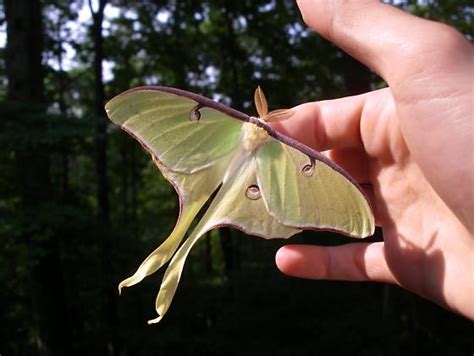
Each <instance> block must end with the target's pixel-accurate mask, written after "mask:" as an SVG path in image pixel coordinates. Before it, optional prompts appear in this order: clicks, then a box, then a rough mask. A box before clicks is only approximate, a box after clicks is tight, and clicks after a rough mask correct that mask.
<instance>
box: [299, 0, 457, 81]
mask: <svg viewBox="0 0 474 356" xmlns="http://www.w3.org/2000/svg"><path fill="white" fill-rule="evenodd" d="M298 6H299V8H300V11H301V14H302V16H303V19H304V21H305V22H306V24H307V25H308V26H310V27H312V28H313V29H315V30H316V31H317V32H318V33H319V34H321V35H322V36H323V37H325V38H327V39H329V40H330V41H331V42H334V43H335V44H336V45H337V46H339V47H340V48H341V49H343V50H344V51H346V52H347V53H349V54H350V55H351V56H353V57H355V58H356V59H358V60H359V61H361V62H363V63H364V64H366V65H367V66H368V67H370V68H373V69H374V70H375V71H376V72H377V73H378V74H379V75H381V76H382V77H383V78H384V79H386V80H387V81H388V82H389V83H390V81H391V80H394V79H395V78H397V77H399V75H403V76H406V73H401V71H405V70H407V69H408V70H413V71H419V70H422V69H426V65H427V63H426V60H419V59H418V58H419V53H420V49H422V48H429V49H431V50H436V49H437V48H438V49H439V43H440V42H444V41H443V40H442V39H440V38H439V34H440V31H439V30H440V29H442V34H443V37H449V38H459V39H461V38H462V36H461V35H460V34H459V33H457V32H456V31H454V30H453V29H451V28H449V27H448V26H445V25H442V24H439V23H436V22H432V21H428V20H424V19H421V18H418V17H415V16H413V15H410V14H407V13H405V12H403V11H401V10H400V9H398V8H396V7H394V6H391V5H388V4H384V3H382V2H381V1H377V0H369V1H347V0H331V1H326V0H298ZM434 29H436V30H434ZM454 42H456V43H457V42H459V41H458V40H456V41H454ZM415 53H418V56H417V55H415ZM425 59H426V58H425ZM406 60H410V62H412V65H411V66H401V65H400V63H403V62H404V61H406ZM415 64H416V65H417V66H418V65H419V66H420V68H412V67H413V66H414V65H415ZM390 84H391V83H390Z"/></svg>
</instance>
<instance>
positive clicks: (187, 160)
mask: <svg viewBox="0 0 474 356" xmlns="http://www.w3.org/2000/svg"><path fill="white" fill-rule="evenodd" d="M254 101H255V106H256V109H257V113H258V117H253V116H249V115H247V114H244V113H242V112H239V111H237V110H234V109H231V108H229V107H226V106H224V105H222V104H219V103H217V102H214V101H213V100H211V99H208V98H205V97H203V96H201V95H198V94H194V93H191V92H187V91H184V90H180V89H176V88H170V87H159V86H154V87H138V88H134V89H130V90H128V91H126V92H124V93H122V94H119V95H118V96H116V97H114V98H113V99H112V100H110V101H109V102H108V103H107V105H106V112H107V114H108V116H109V118H110V120H111V121H112V122H113V123H114V124H115V125H117V126H118V127H120V128H122V129H123V130H124V131H126V132H128V133H129V134H130V135H131V136H133V137H134V138H135V139H136V140H137V141H139V142H140V144H141V145H142V146H143V147H144V148H145V149H146V150H147V151H148V152H149V153H150V154H151V156H152V159H153V160H154V162H155V164H156V165H157V166H158V168H159V169H160V171H161V173H162V174H163V175H164V177H165V178H166V179H167V180H168V181H169V182H170V183H171V184H172V185H173V186H174V188H175V190H176V192H177V193H178V196H179V206H180V213H179V217H178V221H177V223H176V226H175V227H174V230H173V231H172V232H171V234H170V235H169V237H168V238H167V239H166V240H165V241H164V242H163V243H162V244H161V245H160V246H159V247H158V248H157V249H156V250H154V251H153V252H152V253H151V254H150V255H149V256H148V257H147V258H146V259H145V260H144V261H143V262H142V264H141V265H140V266H139V268H138V269H137V271H136V272H135V274H133V275H132V276H131V277H129V278H127V279H125V280H124V281H122V282H121V283H120V285H119V292H120V291H121V289H122V288H123V287H130V286H132V285H135V284H137V283H139V282H140V281H141V280H143V279H144V278H145V277H146V276H148V275H150V274H152V273H154V272H155V271H157V270H158V269H159V268H161V267H162V266H163V265H164V264H166V263H167V262H168V261H170V260H171V261H170V263H169V265H168V268H167V270H166V272H165V275H164V277H163V281H162V284H161V287H160V291H159V293H158V296H157V298H156V303H155V307H156V311H157V313H158V317H157V318H155V319H153V320H150V321H149V322H148V323H150V324H151V323H156V322H158V321H160V320H161V319H162V318H163V316H164V315H165V313H166V312H167V311H168V309H169V307H170V304H171V301H172V299H173V296H174V294H175V292H176V288H177V286H178V282H179V280H180V276H181V273H182V270H183V266H184V262H185V260H186V257H187V255H188V253H189V251H190V250H191V248H192V247H193V245H194V244H195V243H196V242H197V241H198V240H199V238H200V237H202V236H203V235H204V234H205V233H206V232H207V231H209V230H211V229H214V228H216V227H221V226H231V227H234V228H237V229H239V230H241V231H243V232H244V233H246V234H249V235H255V236H260V237H263V238H266V239H273V238H289V237H290V236H292V235H294V234H297V233H299V232H301V231H302V230H304V229H313V230H331V231H337V232H339V233H342V234H345V235H348V236H352V237H355V238H364V237H367V236H370V235H372V234H373V232H374V226H375V224H374V216H373V213H372V209H371V206H370V203H369V201H368V199H367V197H366V196H365V195H364V193H363V191H362V190H361V188H360V186H359V185H358V184H357V183H356V182H355V180H354V179H353V178H352V177H351V176H350V175H349V174H348V173H346V172H345V171H344V170H343V169H342V168H341V167H339V166H337V165H336V164H334V163H333V162H331V161H330V160H329V159H328V158H326V157H325V156H324V155H322V154H321V153H319V152H317V151H315V150H313V149H311V148H309V147H307V146H305V145H303V144H301V143H299V142H297V141H295V140H293V139H291V138H289V137H286V136H284V135H282V134H280V133H278V132H277V131H275V130H273V129H272V128H271V127H270V126H269V125H268V122H270V121H274V120H284V119H288V118H289V117H290V116H291V115H292V111H291V110H275V111H271V112H269V111H268V105H267V100H266V98H265V95H264V94H263V91H262V90H261V89H260V88H257V90H256V91H255V97H254ZM214 193H216V194H215V195H214ZM211 196H214V198H213V199H212V201H211V202H210V204H209V207H208V209H207V211H206V212H205V213H204V215H203V217H202V219H201V220H200V221H199V222H198V224H197V225H196V227H195V228H194V230H193V231H192V232H191V233H190V234H189V236H188V237H187V239H186V240H185V241H184V242H183V243H182V241H183V239H184V237H185V235H186V233H187V230H188V228H189V226H190V225H191V223H192V222H193V220H194V218H195V217H196V215H197V213H198V212H199V211H200V210H201V208H202V207H203V205H204V204H205V203H206V202H207V201H208V200H209V199H210V197H211Z"/></svg>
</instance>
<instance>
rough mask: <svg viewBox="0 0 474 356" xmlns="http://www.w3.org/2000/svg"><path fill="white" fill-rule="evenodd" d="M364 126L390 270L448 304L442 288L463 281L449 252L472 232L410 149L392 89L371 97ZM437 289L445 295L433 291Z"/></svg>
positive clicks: (404, 283)
mask: <svg viewBox="0 0 474 356" xmlns="http://www.w3.org/2000/svg"><path fill="white" fill-rule="evenodd" d="M360 126H361V128H360V131H361V133H362V136H361V140H362V143H363V147H364V150H365V154H366V156H365V159H366V163H367V165H366V167H368V170H367V172H366V173H365V174H366V175H367V178H368V182H370V183H371V184H372V186H373V192H374V200H373V203H374V206H375V211H376V219H377V221H378V223H379V224H380V225H381V226H383V234H384V243H385V257H386V259H387V263H388V265H389V268H390V270H391V272H392V273H393V275H394V277H395V279H396V281H397V282H398V283H399V284H400V285H402V286H404V287H406V288H408V289H410V290H413V291H415V292H417V293H418V294H421V295H425V296H427V295H428V294H429V293H430V294H431V295H430V298H431V299H435V300H436V301H437V302H438V303H443V304H445V299H446V296H444V295H443V293H442V291H443V290H444V289H445V288H446V287H448V285H449V284H455V283H456V281H457V271H456V270H454V269H455V267H456V266H450V265H447V264H446V261H450V259H446V256H445V254H449V253H450V252H453V251H451V248H452V247H451V248H450V241H449V239H452V238H453V236H457V238H459V236H461V235H462V234H464V235H465V234H466V232H465V231H463V230H464V228H463V226H462V225H461V224H460V223H459V220H458V219H457V218H456V217H455V216H454V215H453V214H452V213H451V211H450V210H449V209H448V208H447V206H446V205H445V204H444V202H443V201H442V200H441V199H440V198H439V196H438V194H437V193H436V192H435V191H434V189H433V188H432V186H431V185H430V183H429V182H428V181H427V179H426V178H425V176H424V174H423V173H422V171H421V169H420V167H419V166H418V164H417V162H416V160H415V159H414V157H413V154H412V153H411V152H410V149H409V148H408V147H407V144H406V142H405V141H406V139H405V136H404V131H403V130H402V129H401V128H400V120H399V119H398V115H397V111H396V110H395V104H394V102H393V98H392V95H391V91H390V90H389V89H384V90H381V91H378V92H374V93H371V94H370V95H369V96H368V97H367V101H366V103H365V106H364V110H363V113H362V115H361V120H360ZM423 144H424V145H428V144H429V143H428V142H423ZM355 150H356V151H357V149H355ZM343 153H344V154H347V151H346V152H343ZM331 155H332V156H333V157H334V158H335V159H336V160H337V159H338V157H341V156H342V155H341V152H337V150H336V151H333V152H331ZM345 159H347V158H345ZM353 173H354V174H356V175H357V176H361V175H362V174H363V173H361V172H353ZM466 242H467V243H468V242H469V241H466ZM451 261H452V260H451ZM414 266H416V268H414ZM433 287H436V288H433ZM449 287H456V288H462V286H460V285H459V286H449ZM456 288H455V289H456ZM433 290H437V291H438V292H439V293H437V295H432V294H433V293H432V291H433ZM428 291H429V292H428Z"/></svg>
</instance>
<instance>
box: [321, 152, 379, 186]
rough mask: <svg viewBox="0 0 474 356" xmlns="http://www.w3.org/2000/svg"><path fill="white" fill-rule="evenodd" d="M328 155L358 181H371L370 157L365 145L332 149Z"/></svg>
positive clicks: (363, 182)
mask: <svg viewBox="0 0 474 356" xmlns="http://www.w3.org/2000/svg"><path fill="white" fill-rule="evenodd" d="M327 156H328V157H329V159H330V160H331V161H333V162H334V163H336V164H337V165H339V166H341V167H342V168H343V169H344V170H345V171H346V172H347V173H349V174H350V175H351V177H352V178H354V179H355V180H356V182H358V183H360V184H365V183H370V182H371V179H370V173H369V168H370V166H369V158H368V157H367V153H366V152H365V150H364V148H363V147H355V148H352V147H351V148H340V149H335V150H330V151H328V155H327Z"/></svg>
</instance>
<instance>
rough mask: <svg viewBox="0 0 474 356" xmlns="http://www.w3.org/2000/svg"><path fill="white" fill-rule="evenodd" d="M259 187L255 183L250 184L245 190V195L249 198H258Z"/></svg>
mask: <svg viewBox="0 0 474 356" xmlns="http://www.w3.org/2000/svg"><path fill="white" fill-rule="evenodd" d="M260 195H261V194H260V188H259V187H258V186H256V185H251V186H249V187H248V188H247V190H246V191H245V196H246V197H247V198H249V199H250V200H257V199H260Z"/></svg>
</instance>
